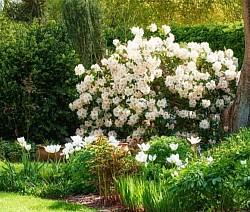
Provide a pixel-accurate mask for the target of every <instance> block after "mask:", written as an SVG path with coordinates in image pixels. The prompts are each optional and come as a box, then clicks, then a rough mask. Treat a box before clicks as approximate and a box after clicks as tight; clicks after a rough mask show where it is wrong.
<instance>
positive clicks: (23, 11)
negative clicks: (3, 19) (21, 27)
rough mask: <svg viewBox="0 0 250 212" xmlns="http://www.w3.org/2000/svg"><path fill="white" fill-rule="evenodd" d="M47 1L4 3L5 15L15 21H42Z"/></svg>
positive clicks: (26, 0) (28, 0)
mask: <svg viewBox="0 0 250 212" xmlns="http://www.w3.org/2000/svg"><path fill="white" fill-rule="evenodd" d="M44 3H45V0H22V1H9V0H5V1H4V11H5V14H6V15H7V16H8V17H9V18H10V19H13V20H17V21H27V22H31V21H32V20H33V19H34V18H38V19H39V20H41V19H42V16H43V5H44Z"/></svg>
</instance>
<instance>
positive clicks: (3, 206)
mask: <svg viewBox="0 0 250 212" xmlns="http://www.w3.org/2000/svg"><path fill="white" fill-rule="evenodd" d="M0 211H5V212H9V211H42V212H47V211H58V212H59V211H85V212H94V211H96V210H93V209H89V208H87V207H84V206H80V205H74V204H69V203H66V202H63V201H55V200H47V199H41V198H37V197H32V196H21V195H19V194H14V193H5V192H1V193H0Z"/></svg>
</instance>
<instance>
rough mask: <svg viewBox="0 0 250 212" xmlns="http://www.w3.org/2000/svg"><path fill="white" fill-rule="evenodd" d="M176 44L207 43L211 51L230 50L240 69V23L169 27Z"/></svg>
mask: <svg viewBox="0 0 250 212" xmlns="http://www.w3.org/2000/svg"><path fill="white" fill-rule="evenodd" d="M171 29H172V32H173V34H174V35H175V40H176V42H185V43H187V42H198V43H200V42H208V43H209V45H210V47H211V49H212V50H214V51H215V50H222V49H225V48H226V49H232V50H233V51H234V56H235V57H237V58H238V60H239V67H240V68H241V65H242V62H243V57H244V47H245V40H244V28H243V25H242V23H234V24H214V25H194V26H176V25H173V26H172V27H171Z"/></svg>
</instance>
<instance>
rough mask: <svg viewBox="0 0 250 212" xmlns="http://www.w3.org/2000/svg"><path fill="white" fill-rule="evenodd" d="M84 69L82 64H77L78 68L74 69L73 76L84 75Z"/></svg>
mask: <svg viewBox="0 0 250 212" xmlns="http://www.w3.org/2000/svg"><path fill="white" fill-rule="evenodd" d="M84 70H85V69H84V67H83V65H82V64H79V65H78V66H76V67H75V74H76V75H78V76H80V75H82V74H83V73H84Z"/></svg>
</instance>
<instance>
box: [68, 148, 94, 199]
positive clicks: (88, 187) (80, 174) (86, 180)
mask: <svg viewBox="0 0 250 212" xmlns="http://www.w3.org/2000/svg"><path fill="white" fill-rule="evenodd" d="M94 158H95V152H94V151H92V150H91V149H88V148H84V149H82V150H81V151H80V152H77V153H76V155H75V156H73V157H72V159H70V162H69V163H67V164H66V165H65V166H64V169H65V171H66V173H68V175H69V176H70V179H71V189H72V191H73V192H74V193H81V194H89V193H96V192H98V183H97V181H98V179H97V175H96V174H94V173H93V172H92V171H91V161H92V160H93V159H94Z"/></svg>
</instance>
